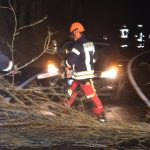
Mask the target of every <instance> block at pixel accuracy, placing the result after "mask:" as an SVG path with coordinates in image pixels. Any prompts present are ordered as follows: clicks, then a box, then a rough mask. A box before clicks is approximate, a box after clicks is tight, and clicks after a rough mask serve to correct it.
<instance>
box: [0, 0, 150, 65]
mask: <svg viewBox="0 0 150 150" xmlns="http://www.w3.org/2000/svg"><path fill="white" fill-rule="evenodd" d="M10 1H11V4H12V5H13V7H14V9H15V12H16V16H17V27H18V28H19V27H22V26H25V25H28V24H31V23H33V22H36V21H38V20H40V19H41V18H43V17H44V16H45V15H47V16H48V19H47V20H46V21H45V22H43V23H41V24H39V25H37V26H35V27H31V28H27V29H25V30H23V31H22V32H21V34H19V35H18V36H17V37H16V41H15V52H16V55H15V56H16V60H17V62H18V63H19V64H21V63H24V62H26V61H28V59H29V58H30V57H31V58H32V57H34V56H36V55H37V54H38V53H39V52H40V51H41V50H42V48H43V43H44V40H45V36H46V34H47V28H48V26H49V27H50V30H51V31H54V32H55V31H57V32H56V34H55V35H54V36H53V37H52V38H54V39H56V40H57V41H58V42H59V44H61V43H63V42H64V41H65V40H67V39H68V34H69V32H68V31H69V27H70V25H71V23H72V22H74V21H79V22H81V23H82V24H83V25H84V26H85V29H86V35H87V37H88V38H90V39H92V40H97V41H99V42H103V39H102V37H103V36H104V35H106V36H108V37H109V42H110V43H113V44H114V45H116V47H117V44H118V38H119V29H120V27H121V26H122V25H123V24H126V25H128V27H129V28H130V31H131V33H132V34H134V33H135V32H136V26H137V24H143V25H144V28H143V30H144V32H145V34H146V36H147V37H148V35H149V33H150V28H149V26H150V23H149V4H148V1H147V0H139V1H137V0H132V1H131V0H120V1H118V0H10ZM0 5H1V6H8V0H0ZM13 29H14V16H13V15H12V12H11V11H10V10H8V9H0V49H1V50H5V51H7V53H9V48H8V43H10V41H11V39H12V33H13ZM131 42H132V41H131ZM147 47H148V46H147ZM133 51H135V49H134V48H133V49H131V50H130V52H133ZM18 53H19V54H18ZM18 56H19V57H18ZM22 57H23V59H21V60H20V58H22Z"/></svg>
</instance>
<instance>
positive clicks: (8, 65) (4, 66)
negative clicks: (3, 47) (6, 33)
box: [0, 51, 13, 72]
mask: <svg viewBox="0 0 150 150" xmlns="http://www.w3.org/2000/svg"><path fill="white" fill-rule="evenodd" d="M12 67H13V63H12V61H11V60H10V59H9V58H8V57H7V56H6V55H4V54H3V53H2V52H1V51H0V71H5V72H7V71H10V70H11V69H12Z"/></svg>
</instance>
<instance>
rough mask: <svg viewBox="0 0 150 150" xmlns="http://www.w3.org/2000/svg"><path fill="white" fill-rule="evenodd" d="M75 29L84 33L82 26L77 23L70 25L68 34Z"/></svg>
mask: <svg viewBox="0 0 150 150" xmlns="http://www.w3.org/2000/svg"><path fill="white" fill-rule="evenodd" d="M76 29H78V30H79V32H84V31H85V29H84V27H83V25H82V24H81V23H79V22H74V23H72V25H71V27H70V32H73V31H74V30H76Z"/></svg>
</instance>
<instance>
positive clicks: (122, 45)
mask: <svg viewBox="0 0 150 150" xmlns="http://www.w3.org/2000/svg"><path fill="white" fill-rule="evenodd" d="M120 47H122V48H124V47H128V45H127V44H125V45H121V46H120Z"/></svg>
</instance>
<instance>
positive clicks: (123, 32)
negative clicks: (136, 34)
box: [120, 29, 129, 39]
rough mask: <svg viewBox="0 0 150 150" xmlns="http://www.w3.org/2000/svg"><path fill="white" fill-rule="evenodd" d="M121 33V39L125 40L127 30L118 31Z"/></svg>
mask: <svg viewBox="0 0 150 150" xmlns="http://www.w3.org/2000/svg"><path fill="white" fill-rule="evenodd" d="M120 32H121V38H123V39H127V38H128V34H129V29H120Z"/></svg>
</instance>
